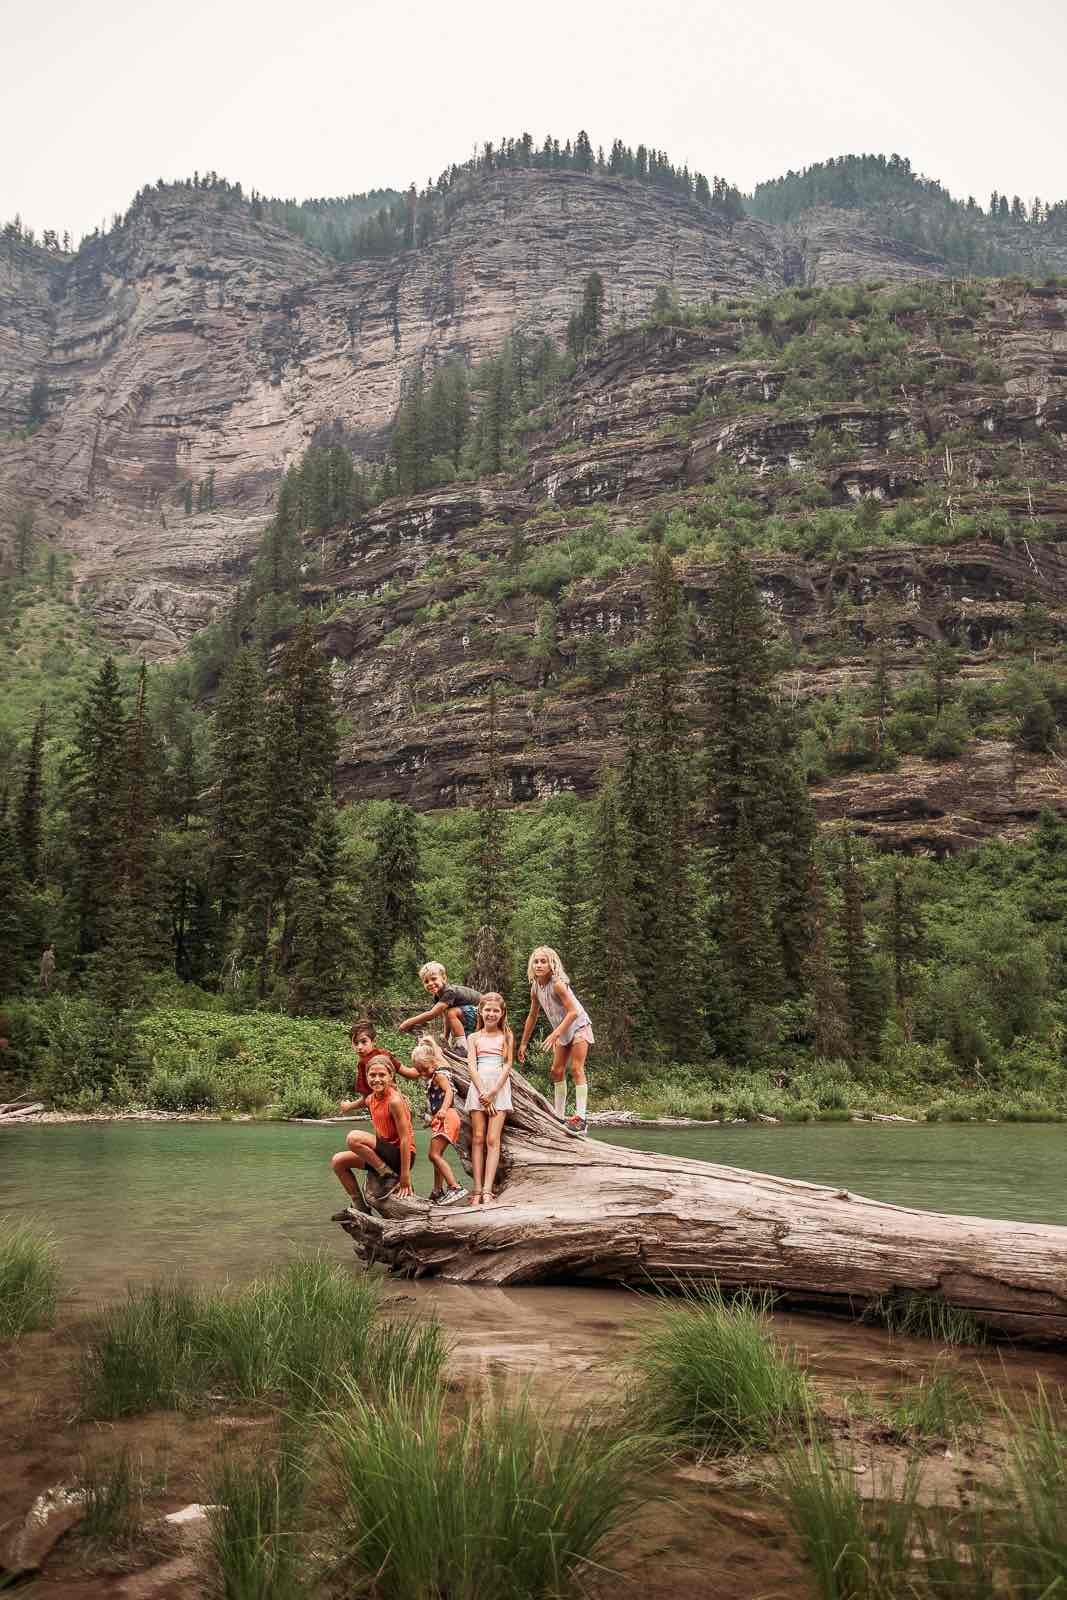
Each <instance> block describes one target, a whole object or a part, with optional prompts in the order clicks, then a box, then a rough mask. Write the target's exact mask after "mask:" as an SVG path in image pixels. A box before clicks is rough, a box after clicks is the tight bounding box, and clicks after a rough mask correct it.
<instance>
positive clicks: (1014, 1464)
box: [1004, 1387, 1067, 1600]
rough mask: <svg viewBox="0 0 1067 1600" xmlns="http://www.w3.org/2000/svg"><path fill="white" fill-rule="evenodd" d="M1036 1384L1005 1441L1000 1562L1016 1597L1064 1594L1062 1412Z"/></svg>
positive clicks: (1066, 1466)
mask: <svg viewBox="0 0 1067 1600" xmlns="http://www.w3.org/2000/svg"><path fill="white" fill-rule="evenodd" d="M1058 1399H1059V1415H1057V1414H1056V1411H1054V1409H1053V1405H1052V1401H1051V1399H1050V1397H1049V1394H1048V1391H1047V1390H1046V1389H1045V1388H1044V1387H1041V1388H1040V1389H1039V1391H1038V1394H1037V1398H1036V1399H1035V1400H1033V1401H1032V1402H1031V1403H1030V1405H1029V1407H1028V1409H1027V1413H1026V1415H1025V1417H1024V1418H1023V1419H1022V1421H1021V1422H1020V1423H1019V1424H1017V1425H1016V1427H1015V1430H1014V1433H1013V1437H1012V1440H1011V1445H1010V1454H1009V1462H1010V1465H1009V1468H1008V1483H1009V1487H1010V1489H1011V1492H1012V1495H1013V1498H1014V1500H1015V1502H1016V1507H1017V1517H1016V1520H1015V1527H1014V1530H1013V1532H1012V1533H1011V1534H1010V1535H1009V1536H1008V1537H1007V1538H1006V1539H1005V1542H1004V1562H1005V1566H1006V1567H1007V1570H1008V1572H1009V1573H1010V1574H1011V1577H1012V1581H1013V1583H1014V1585H1015V1588H1014V1593H1015V1594H1016V1595H1018V1596H1019V1597H1020V1600H1030V1596H1034V1597H1035V1600H1036V1597H1038V1596H1052V1595H1056V1596H1060V1595H1067V1412H1065V1411H1064V1408H1063V1396H1062V1395H1060V1396H1059V1397H1058Z"/></svg>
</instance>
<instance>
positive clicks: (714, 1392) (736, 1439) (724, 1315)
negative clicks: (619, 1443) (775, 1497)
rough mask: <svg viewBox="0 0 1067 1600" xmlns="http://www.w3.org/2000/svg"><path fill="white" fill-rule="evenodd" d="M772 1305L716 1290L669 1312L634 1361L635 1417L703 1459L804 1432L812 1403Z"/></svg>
mask: <svg viewBox="0 0 1067 1600" xmlns="http://www.w3.org/2000/svg"><path fill="white" fill-rule="evenodd" d="M768 1309H769V1302H768V1301H767V1300H766V1299H763V1298H760V1297H758V1296H753V1295H749V1294H742V1295H738V1296H737V1297H736V1298H734V1299H732V1300H727V1299H725V1298H724V1296H723V1295H722V1294H721V1292H720V1291H719V1289H718V1288H717V1287H714V1286H708V1287H698V1288H692V1289H689V1290H687V1291H686V1294H685V1297H684V1299H683V1300H682V1301H681V1303H680V1304H675V1305H667V1306H665V1307H664V1309H663V1313H662V1316H661V1318H660V1320H659V1321H658V1323H657V1324H656V1325H655V1326H654V1327H653V1328H652V1329H651V1330H650V1331H649V1332H648V1333H647V1334H646V1335H645V1337H644V1339H643V1340H642V1343H641V1345H640V1347H639V1349H638V1352H637V1355H636V1357H635V1362H636V1366H637V1370H638V1373H639V1376H640V1391H639V1393H638V1395H637V1396H636V1397H635V1406H636V1408H637V1412H638V1414H639V1415H640V1417H641V1418H642V1420H643V1422H644V1424H645V1426H646V1427H649V1428H651V1429H654V1430H655V1431H657V1432H659V1433H661V1434H664V1435H666V1436H668V1437H670V1438H672V1439H677V1440H679V1441H681V1442H682V1443H684V1444H685V1445H686V1446H687V1447H688V1448H690V1449H693V1450H695V1451H697V1452H698V1453H699V1454H700V1455H724V1454H727V1453H729V1452H730V1451H735V1450H761V1449H765V1448H766V1447H767V1446H769V1445H770V1444H772V1443H773V1442H774V1440H775V1439H777V1438H779V1437H780V1436H781V1435H782V1434H783V1433H784V1432H789V1431H792V1430H795V1429H796V1428H797V1427H798V1426H800V1425H802V1424H803V1423H804V1421H805V1419H806V1418H807V1417H808V1415H809V1414H810V1412H811V1409H812V1405H813V1396H812V1391H811V1388H810V1386H809V1384H808V1381H807V1379H806V1378H805V1376H804V1374H803V1373H802V1372H801V1370H800V1368H799V1367H798V1366H797V1364H796V1362H795V1361H794V1360H793V1358H792V1356H791V1355H789V1354H787V1353H786V1354H783V1353H782V1352H781V1351H780V1350H779V1349H778V1348H777V1347H776V1345H775V1343H774V1341H773V1339H772V1338H771V1335H770V1332H769V1331H768V1327H767V1312H768Z"/></svg>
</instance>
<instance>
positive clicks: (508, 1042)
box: [492, 1030, 515, 1111]
mask: <svg viewBox="0 0 1067 1600" xmlns="http://www.w3.org/2000/svg"><path fill="white" fill-rule="evenodd" d="M514 1053H515V1035H514V1034H513V1033H512V1032H510V1030H509V1031H508V1032H507V1033H505V1035H504V1048H503V1050H502V1051H501V1055H502V1056H503V1058H504V1070H503V1072H502V1073H501V1074H500V1082H499V1083H498V1084H497V1086H496V1088H495V1089H494V1090H493V1096H492V1099H493V1106H492V1109H493V1110H494V1111H495V1110H496V1097H497V1095H498V1094H499V1093H500V1091H501V1089H502V1088H503V1087H504V1085H505V1084H506V1083H507V1081H508V1079H509V1078H510V1077H511V1067H512V1060H511V1058H512V1056H513V1055H514Z"/></svg>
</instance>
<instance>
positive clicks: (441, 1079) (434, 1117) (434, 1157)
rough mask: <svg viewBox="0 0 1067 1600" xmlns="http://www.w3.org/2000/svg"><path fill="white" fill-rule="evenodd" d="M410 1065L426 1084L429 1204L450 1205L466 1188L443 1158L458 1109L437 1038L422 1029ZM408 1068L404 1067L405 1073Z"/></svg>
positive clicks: (454, 1140) (453, 1139)
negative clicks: (430, 1170) (431, 1173)
mask: <svg viewBox="0 0 1067 1600" xmlns="http://www.w3.org/2000/svg"><path fill="white" fill-rule="evenodd" d="M411 1065H412V1067H414V1068H415V1071H416V1073H417V1074H418V1076H419V1077H420V1078H421V1079H422V1080H423V1082H424V1083H425V1085H426V1121H427V1122H428V1123H429V1125H430V1130H431V1132H430V1160H431V1162H432V1163H433V1170H434V1172H435V1173H436V1174H437V1176H436V1179H435V1181H434V1186H433V1188H432V1189H431V1190H430V1204H431V1205H432V1206H450V1205H452V1204H453V1203H454V1202H455V1201H456V1200H461V1199H462V1198H463V1196H464V1195H465V1194H466V1192H467V1191H466V1189H464V1188H463V1186H462V1185H461V1184H458V1183H457V1182H456V1180H455V1178H454V1177H453V1176H452V1168H451V1167H450V1166H449V1164H448V1162H447V1161H446V1160H445V1151H446V1150H447V1148H448V1146H449V1145H450V1144H451V1145H456V1146H458V1144H459V1128H460V1123H459V1112H458V1111H457V1110H456V1109H455V1106H454V1105H453V1099H454V1093H455V1092H454V1090H453V1088H452V1074H451V1073H450V1072H449V1070H448V1062H447V1061H446V1060H445V1057H444V1053H443V1051H442V1049H441V1046H440V1045H439V1044H438V1042H437V1040H436V1039H435V1038H433V1036H432V1035H431V1034H428V1033H424V1034H423V1036H422V1038H421V1039H420V1040H419V1042H418V1044H417V1045H416V1046H415V1048H414V1050H413V1051H412V1052H411ZM409 1070H410V1069H409V1068H404V1072H405V1075H406V1074H407V1072H408V1071H409Z"/></svg>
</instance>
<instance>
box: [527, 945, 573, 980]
mask: <svg viewBox="0 0 1067 1600" xmlns="http://www.w3.org/2000/svg"><path fill="white" fill-rule="evenodd" d="M538 956H547V957H548V964H549V967H550V968H551V970H552V976H553V978H554V979H556V980H557V981H558V982H559V983H565V984H566V985H567V987H568V989H569V988H570V984H571V980H570V979H569V978H568V976H567V974H566V973H565V972H564V970H563V962H562V961H561V960H560V958H559V952H558V951H557V950H553V948H552V946H551V945H550V944H539V945H538V946H537V949H536V950H531V951H530V959H529V961H527V963H526V976H527V977H528V978H529V980H530V982H531V983H533V981H534V970H533V964H534V961H535V960H536V959H537V957H538Z"/></svg>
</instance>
